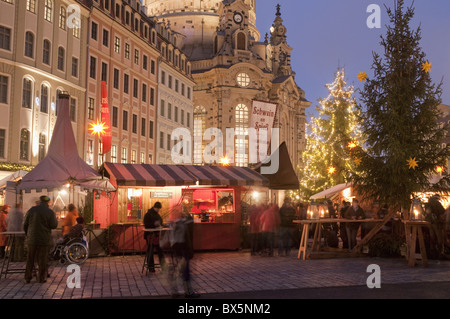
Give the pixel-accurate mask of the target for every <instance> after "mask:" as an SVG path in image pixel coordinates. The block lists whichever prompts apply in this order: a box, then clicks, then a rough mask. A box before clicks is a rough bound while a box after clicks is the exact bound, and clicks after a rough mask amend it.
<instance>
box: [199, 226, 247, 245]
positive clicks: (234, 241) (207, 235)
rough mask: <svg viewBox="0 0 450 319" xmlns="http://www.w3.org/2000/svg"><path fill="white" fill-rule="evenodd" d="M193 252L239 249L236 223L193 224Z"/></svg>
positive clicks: (238, 230)
mask: <svg viewBox="0 0 450 319" xmlns="http://www.w3.org/2000/svg"><path fill="white" fill-rule="evenodd" d="M193 241H194V243H193V244H194V250H236V249H239V247H240V229H239V224H238V223H194V239H193Z"/></svg>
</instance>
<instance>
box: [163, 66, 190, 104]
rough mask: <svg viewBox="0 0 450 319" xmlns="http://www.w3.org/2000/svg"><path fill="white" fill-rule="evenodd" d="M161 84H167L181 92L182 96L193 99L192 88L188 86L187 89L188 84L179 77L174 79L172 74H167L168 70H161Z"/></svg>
mask: <svg viewBox="0 0 450 319" xmlns="http://www.w3.org/2000/svg"><path fill="white" fill-rule="evenodd" d="M160 81H161V84H163V85H166V86H167V87H168V88H169V89H173V90H175V92H177V93H180V94H181V95H182V96H185V97H187V98H188V99H191V88H190V87H188V88H187V90H186V85H185V84H184V83H181V85H180V81H179V80H178V79H174V78H173V76H172V75H170V74H169V75H168V76H167V75H166V72H165V71H163V70H161V77H160Z"/></svg>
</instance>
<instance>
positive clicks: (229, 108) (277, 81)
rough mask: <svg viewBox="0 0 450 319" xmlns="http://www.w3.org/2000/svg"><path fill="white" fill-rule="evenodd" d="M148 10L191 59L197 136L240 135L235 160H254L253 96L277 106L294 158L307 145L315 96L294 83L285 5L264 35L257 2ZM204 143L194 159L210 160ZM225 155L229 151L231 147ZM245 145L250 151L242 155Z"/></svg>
mask: <svg viewBox="0 0 450 319" xmlns="http://www.w3.org/2000/svg"><path fill="white" fill-rule="evenodd" d="M143 4H144V5H145V6H146V7H147V14H148V15H149V16H155V17H156V18H157V19H158V21H159V22H160V23H166V24H168V25H169V27H170V28H171V30H172V32H174V33H176V34H177V40H178V41H179V42H180V43H178V45H179V46H180V47H181V48H182V50H183V52H184V53H185V54H187V55H188V56H189V58H190V61H191V67H192V76H193V78H194V81H195V82H196V85H195V86H194V92H193V93H194V94H193V99H194V138H195V137H196V136H200V135H202V134H203V133H204V132H205V130H206V129H208V128H218V129H220V130H221V131H222V132H223V134H224V135H225V131H226V129H227V128H233V129H234V130H235V133H236V132H237V133H240V134H241V135H238V136H237V137H235V140H234V145H235V156H234V162H233V163H232V164H235V165H238V166H248V165H249V164H250V163H249V137H248V129H249V126H250V122H251V116H252V114H251V113H252V112H251V110H252V103H253V101H255V100H257V101H266V102H271V103H274V104H277V114H276V119H275V124H274V127H275V128H279V132H280V135H279V136H280V138H279V142H280V143H282V142H286V145H287V148H288V151H289V155H290V158H291V161H292V164H293V166H294V168H295V167H297V166H298V165H301V153H302V151H303V150H304V149H305V145H306V138H305V125H306V116H305V110H306V108H307V107H309V106H310V104H311V103H310V102H308V101H307V100H306V99H305V92H304V91H303V90H302V89H301V88H300V87H299V85H297V83H296V81H295V72H294V71H293V70H292V66H291V52H292V48H291V47H290V46H289V45H288V42H287V36H286V34H287V29H286V27H285V26H284V24H283V19H282V14H281V10H280V6H279V5H278V6H277V8H276V14H275V20H274V22H273V25H272V27H271V28H270V33H269V34H266V35H265V37H264V39H263V40H262V41H261V35H260V32H259V31H258V29H257V28H256V7H255V5H256V4H255V0H225V1H220V0H146V1H144V3H143ZM208 142H209V141H204V142H203V145H201V146H200V145H198V144H197V145H194V151H193V152H194V163H196V164H198V163H204V160H203V159H202V155H203V149H204V148H205V144H207V143H208ZM223 147H224V154H225V155H226V150H225V145H224V146H223ZM239 149H245V152H244V153H240V152H239V151H237V150H239Z"/></svg>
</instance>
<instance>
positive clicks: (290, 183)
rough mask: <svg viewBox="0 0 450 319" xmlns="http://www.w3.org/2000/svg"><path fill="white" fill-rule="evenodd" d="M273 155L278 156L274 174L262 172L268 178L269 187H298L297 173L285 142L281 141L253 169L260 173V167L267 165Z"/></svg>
mask: <svg viewBox="0 0 450 319" xmlns="http://www.w3.org/2000/svg"><path fill="white" fill-rule="evenodd" d="M275 156H279V157H278V158H279V167H278V171H277V172H276V173H275V174H263V176H264V177H266V178H267V179H269V181H270V183H269V187H270V189H275V190H290V189H299V188H300V182H299V180H298V177H297V174H296V173H295V170H294V167H293V166H292V162H291V158H290V157H289V152H288V149H287V146H286V142H283V143H281V145H280V147H278V149H277V150H276V151H275V152H273V154H272V155H271V156H270V157H269V158H268V159H267V160H266V161H265V162H263V163H260V164H259V165H257V166H256V167H255V171H256V172H258V173H260V172H261V167H264V166H269V165H270V164H271V162H272V159H273V158H275Z"/></svg>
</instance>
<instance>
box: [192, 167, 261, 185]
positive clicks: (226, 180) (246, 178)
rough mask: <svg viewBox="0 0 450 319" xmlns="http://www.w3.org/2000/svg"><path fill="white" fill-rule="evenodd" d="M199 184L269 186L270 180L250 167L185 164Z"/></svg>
mask: <svg viewBox="0 0 450 319" xmlns="http://www.w3.org/2000/svg"><path fill="white" fill-rule="evenodd" d="M184 168H185V169H187V170H188V171H189V172H190V173H191V174H192V175H193V176H194V177H195V178H196V179H197V181H198V182H199V185H231V186H269V180H268V179H267V178H266V177H264V176H262V175H261V174H259V173H257V172H255V171H254V170H252V169H250V168H248V167H238V166H193V165H192V166H184Z"/></svg>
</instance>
